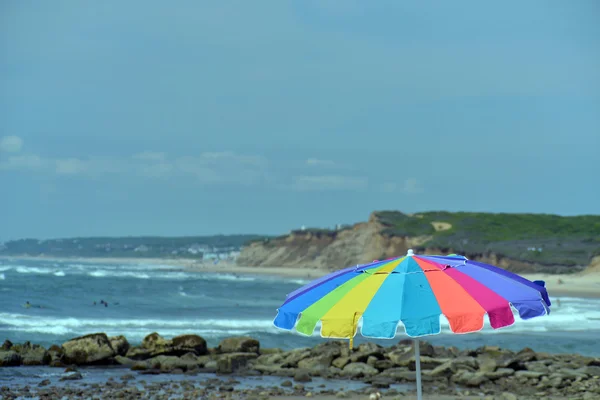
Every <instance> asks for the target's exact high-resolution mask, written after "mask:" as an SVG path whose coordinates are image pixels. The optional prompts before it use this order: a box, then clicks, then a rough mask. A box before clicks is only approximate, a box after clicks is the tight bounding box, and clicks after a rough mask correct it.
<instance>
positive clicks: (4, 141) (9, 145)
mask: <svg viewBox="0 0 600 400" xmlns="http://www.w3.org/2000/svg"><path fill="white" fill-rule="evenodd" d="M21 148H23V139H21V138H20V137H18V136H3V137H2V138H0V151H5V152H7V153H18V152H19V151H21Z"/></svg>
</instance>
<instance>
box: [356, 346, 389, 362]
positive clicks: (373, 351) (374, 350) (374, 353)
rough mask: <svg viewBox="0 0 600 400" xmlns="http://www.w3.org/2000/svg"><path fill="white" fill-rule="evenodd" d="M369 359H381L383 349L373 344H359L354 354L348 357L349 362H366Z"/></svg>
mask: <svg viewBox="0 0 600 400" xmlns="http://www.w3.org/2000/svg"><path fill="white" fill-rule="evenodd" d="M369 357H376V358H377V359H382V358H383V347H381V346H379V345H377V344H375V343H370V342H368V343H361V344H360V345H359V346H358V349H357V351H356V352H354V353H353V354H351V355H350V362H352V363H357V362H363V363H364V362H366V361H367V360H368V358H369Z"/></svg>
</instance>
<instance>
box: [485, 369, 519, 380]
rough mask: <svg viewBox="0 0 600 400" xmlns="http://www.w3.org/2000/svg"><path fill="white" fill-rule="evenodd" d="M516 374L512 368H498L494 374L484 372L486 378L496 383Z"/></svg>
mask: <svg viewBox="0 0 600 400" xmlns="http://www.w3.org/2000/svg"><path fill="white" fill-rule="evenodd" d="M514 373H515V370H514V369H511V368H498V369H497V370H496V371H493V372H484V374H485V376H486V377H487V378H488V379H489V380H492V381H495V380H497V379H500V378H505V377H507V376H512V375H513V374H514Z"/></svg>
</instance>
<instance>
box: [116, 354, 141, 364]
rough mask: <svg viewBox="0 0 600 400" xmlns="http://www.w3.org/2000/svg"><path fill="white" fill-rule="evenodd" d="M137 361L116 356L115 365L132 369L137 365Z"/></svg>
mask: <svg viewBox="0 0 600 400" xmlns="http://www.w3.org/2000/svg"><path fill="white" fill-rule="evenodd" d="M136 362H137V361H135V360H132V359H131V358H127V357H123V356H115V363H116V364H118V365H125V366H128V367H132V366H133V365H135V363H136Z"/></svg>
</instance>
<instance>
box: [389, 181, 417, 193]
mask: <svg viewBox="0 0 600 400" xmlns="http://www.w3.org/2000/svg"><path fill="white" fill-rule="evenodd" d="M381 190H382V191H384V192H386V193H395V192H400V193H406V194H417V193H421V192H423V187H422V186H421V185H420V183H419V181H418V180H417V179H415V178H408V179H406V180H405V181H404V182H403V183H402V184H398V183H396V182H386V183H384V184H383V185H382V186H381Z"/></svg>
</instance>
